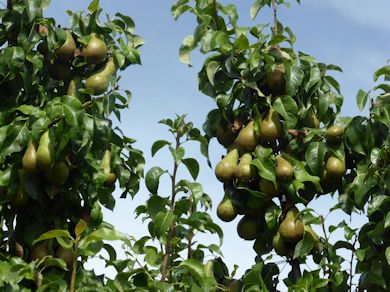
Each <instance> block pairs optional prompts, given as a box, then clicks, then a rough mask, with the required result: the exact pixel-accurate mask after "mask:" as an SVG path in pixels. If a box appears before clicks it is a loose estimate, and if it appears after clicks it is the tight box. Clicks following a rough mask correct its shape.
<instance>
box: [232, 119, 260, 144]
mask: <svg viewBox="0 0 390 292" xmlns="http://www.w3.org/2000/svg"><path fill="white" fill-rule="evenodd" d="M257 140H258V139H257V134H256V131H255V127H254V121H250V122H249V123H248V124H247V125H246V126H245V127H244V128H242V129H241V131H240V132H239V133H238V136H237V138H236V140H235V144H236V145H237V146H238V147H239V148H240V150H242V151H245V152H252V151H253V150H255V148H256V146H257V142H258V141H257Z"/></svg>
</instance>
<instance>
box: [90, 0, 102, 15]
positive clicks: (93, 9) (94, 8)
mask: <svg viewBox="0 0 390 292" xmlns="http://www.w3.org/2000/svg"><path fill="white" fill-rule="evenodd" d="M99 9H100V6H99V0H93V1H92V2H91V3H90V4H89V6H88V10H89V11H90V12H91V13H93V12H96V11H98V10H99Z"/></svg>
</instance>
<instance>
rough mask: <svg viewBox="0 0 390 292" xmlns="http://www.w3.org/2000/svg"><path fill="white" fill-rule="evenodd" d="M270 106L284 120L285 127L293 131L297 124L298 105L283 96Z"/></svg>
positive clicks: (290, 98)
mask: <svg viewBox="0 0 390 292" xmlns="http://www.w3.org/2000/svg"><path fill="white" fill-rule="evenodd" d="M272 106H273V108H274V109H275V110H276V111H277V112H278V113H279V114H280V115H281V116H282V117H283V118H284V120H285V122H286V127H287V128H288V129H294V128H295V126H296V125H297V122H298V105H297V103H296V102H295V100H294V99H293V98H292V97H291V96H288V95H285V96H282V97H278V98H277V99H275V101H274V102H273V104H272Z"/></svg>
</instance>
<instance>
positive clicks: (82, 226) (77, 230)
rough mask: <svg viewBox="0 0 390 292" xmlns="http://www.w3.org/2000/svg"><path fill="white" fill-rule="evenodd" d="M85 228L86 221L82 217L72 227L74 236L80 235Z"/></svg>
mask: <svg viewBox="0 0 390 292" xmlns="http://www.w3.org/2000/svg"><path fill="white" fill-rule="evenodd" d="M85 229H87V222H85V221H84V220H83V219H80V220H79V222H77V224H76V227H75V228H74V233H75V234H76V237H80V235H81V234H83V233H84V231H85Z"/></svg>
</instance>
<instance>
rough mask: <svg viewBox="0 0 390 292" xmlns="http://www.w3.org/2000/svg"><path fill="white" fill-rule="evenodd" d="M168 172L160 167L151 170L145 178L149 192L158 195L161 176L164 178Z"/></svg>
mask: <svg viewBox="0 0 390 292" xmlns="http://www.w3.org/2000/svg"><path fill="white" fill-rule="evenodd" d="M166 172H167V171H166V170H163V169H161V168H160V167H158V166H155V167H152V168H151V169H149V171H148V172H147V173H146V176H145V184H146V187H147V189H148V190H149V192H151V193H152V194H157V190H158V185H159V182H160V176H162V175H163V174H164V173H166Z"/></svg>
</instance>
